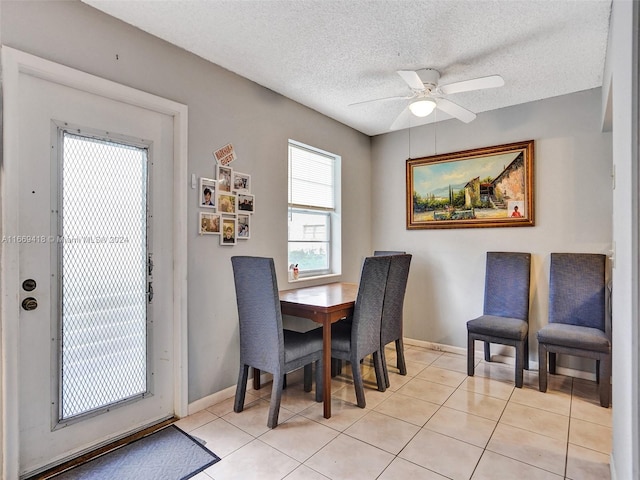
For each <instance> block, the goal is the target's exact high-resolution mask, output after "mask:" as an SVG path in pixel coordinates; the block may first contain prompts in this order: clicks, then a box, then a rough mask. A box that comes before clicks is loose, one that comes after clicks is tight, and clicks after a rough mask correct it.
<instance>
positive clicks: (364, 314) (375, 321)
mask: <svg viewBox="0 0 640 480" xmlns="http://www.w3.org/2000/svg"><path fill="white" fill-rule="evenodd" d="M391 258H392V257H391V256H378V257H376V256H374V257H367V258H365V259H364V264H363V266H362V272H361V273H360V285H359V286H358V296H357V297H356V303H355V306H354V308H353V321H352V324H351V325H352V326H351V348H352V349H353V348H355V349H356V354H357V355H358V356H359V357H360V358H362V357H364V356H365V355H368V354H370V353H373V352H375V351H376V350H378V349H379V348H380V323H381V319H382V306H383V303H384V292H385V289H386V286H387V276H388V275H389V266H390V265H391Z"/></svg>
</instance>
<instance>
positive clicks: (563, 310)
mask: <svg viewBox="0 0 640 480" xmlns="http://www.w3.org/2000/svg"><path fill="white" fill-rule="evenodd" d="M605 268H606V256H605V255H602V254H597V253H552V254H551V269H550V274H549V323H565V324H570V325H581V326H584V327H592V328H598V329H600V330H602V331H603V332H604V331H605Z"/></svg>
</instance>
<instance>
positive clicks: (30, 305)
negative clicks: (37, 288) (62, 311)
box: [22, 297, 38, 311]
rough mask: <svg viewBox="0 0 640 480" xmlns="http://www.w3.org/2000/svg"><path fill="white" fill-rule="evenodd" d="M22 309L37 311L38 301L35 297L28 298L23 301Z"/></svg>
mask: <svg viewBox="0 0 640 480" xmlns="http://www.w3.org/2000/svg"><path fill="white" fill-rule="evenodd" d="M22 308H24V309H25V310H27V311H29V310H35V309H36V308H38V301H37V300H36V299H35V298H33V297H27V298H25V299H24V300H23V301H22Z"/></svg>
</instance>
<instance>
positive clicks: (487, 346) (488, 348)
mask: <svg viewBox="0 0 640 480" xmlns="http://www.w3.org/2000/svg"><path fill="white" fill-rule="evenodd" d="M484 361H485V362H490V361H491V344H490V343H489V342H484Z"/></svg>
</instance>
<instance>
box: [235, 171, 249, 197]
mask: <svg viewBox="0 0 640 480" xmlns="http://www.w3.org/2000/svg"><path fill="white" fill-rule="evenodd" d="M233 189H234V190H236V191H237V192H243V193H249V192H250V191H251V175H248V174H246V173H240V172H233Z"/></svg>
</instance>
